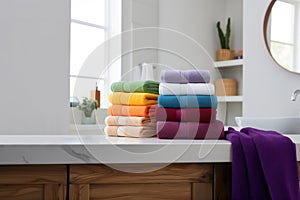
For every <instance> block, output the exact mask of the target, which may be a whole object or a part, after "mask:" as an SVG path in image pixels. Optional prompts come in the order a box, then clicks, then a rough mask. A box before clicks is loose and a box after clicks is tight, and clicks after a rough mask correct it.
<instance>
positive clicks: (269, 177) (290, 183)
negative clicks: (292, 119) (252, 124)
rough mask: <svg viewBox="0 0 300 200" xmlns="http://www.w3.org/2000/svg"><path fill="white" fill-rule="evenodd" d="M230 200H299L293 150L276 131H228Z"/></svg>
mask: <svg viewBox="0 0 300 200" xmlns="http://www.w3.org/2000/svg"><path fill="white" fill-rule="evenodd" d="M226 138H227V139H228V140H229V141H230V142H231V143H232V199H245V200H247V199H249V200H250V199H264V200H271V199H272V200H283V199H289V200H299V199H300V195H299V184H298V167H297V157H296V146H295V144H294V143H293V142H292V141H291V140H290V139H289V138H288V137H286V136H283V135H282V134H280V133H277V132H275V131H264V130H258V129H254V128H243V129H241V130H240V131H236V130H234V129H233V128H229V129H228V131H227V132H226Z"/></svg>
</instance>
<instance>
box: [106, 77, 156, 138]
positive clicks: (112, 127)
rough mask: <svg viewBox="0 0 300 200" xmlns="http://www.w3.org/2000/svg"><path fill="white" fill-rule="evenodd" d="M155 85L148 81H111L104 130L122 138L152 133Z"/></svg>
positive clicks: (154, 131)
mask: <svg viewBox="0 0 300 200" xmlns="http://www.w3.org/2000/svg"><path fill="white" fill-rule="evenodd" d="M158 88H159V82H155V81H150V80H147V81H128V82H126V81H120V82H115V83H113V84H112V85H111V91H112V93H111V94H110V95H109V101H110V103H111V104H112V105H111V106H110V107H109V108H108V112H109V116H108V117H107V118H106V119H105V124H106V127H105V129H104V131H105V133H106V134H107V135H108V136H123V137H152V136H155V135H156V127H155V124H156V123H155V122H156V121H155V108H156V107H157V98H158Z"/></svg>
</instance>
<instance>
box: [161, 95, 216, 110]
mask: <svg viewBox="0 0 300 200" xmlns="http://www.w3.org/2000/svg"><path fill="white" fill-rule="evenodd" d="M158 106H159V107H164V108H217V106H218V100H217V97H216V96H215V95H190V96H173V95H159V96H158Z"/></svg>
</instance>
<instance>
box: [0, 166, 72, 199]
mask: <svg viewBox="0 0 300 200" xmlns="http://www.w3.org/2000/svg"><path fill="white" fill-rule="evenodd" d="M66 181H67V167H66V166H65V165H18V166H0V199H5V200H19V199H20V200H27V199H28V200H63V199H66V190H65V189H66Z"/></svg>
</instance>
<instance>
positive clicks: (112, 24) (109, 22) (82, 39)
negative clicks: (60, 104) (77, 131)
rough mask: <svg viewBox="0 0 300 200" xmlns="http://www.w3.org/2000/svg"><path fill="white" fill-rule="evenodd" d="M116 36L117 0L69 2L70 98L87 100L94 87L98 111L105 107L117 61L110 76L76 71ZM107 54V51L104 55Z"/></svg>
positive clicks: (118, 67) (116, 77) (118, 21)
mask: <svg viewBox="0 0 300 200" xmlns="http://www.w3.org/2000/svg"><path fill="white" fill-rule="evenodd" d="M120 32H121V0H71V41H70V96H76V97H78V99H79V100H80V101H81V100H82V97H84V96H86V97H90V91H91V90H94V89H95V88H96V84H97V85H98V88H99V90H100V91H101V107H102V108H105V107H108V101H107V99H108V93H109V85H110V84H111V82H114V81H118V80H120V78H121V61H120V60H117V61H115V62H114V63H113V65H114V67H115V69H114V76H111V75H110V73H111V72H110V71H109V70H108V71H106V72H105V73H103V74H102V75H101V76H99V75H96V73H93V71H90V72H88V73H84V74H83V73H82V72H81V71H80V70H81V68H82V66H83V64H84V62H85V61H86V59H87V58H88V56H89V55H90V54H91V53H92V52H93V51H94V50H95V49H96V48H97V47H99V46H100V45H103V43H104V42H106V41H108V40H109V39H110V38H111V37H112V36H114V35H116V34H120ZM120 47H121V45H119V46H118V47H117V48H120ZM113 48H116V45H114V47H113ZM110 51H111V49H108V50H107V52H106V53H107V54H109V52H110ZM105 57H108V55H106V56H105ZM99 67H102V68H103V71H104V69H105V66H104V63H99Z"/></svg>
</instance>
